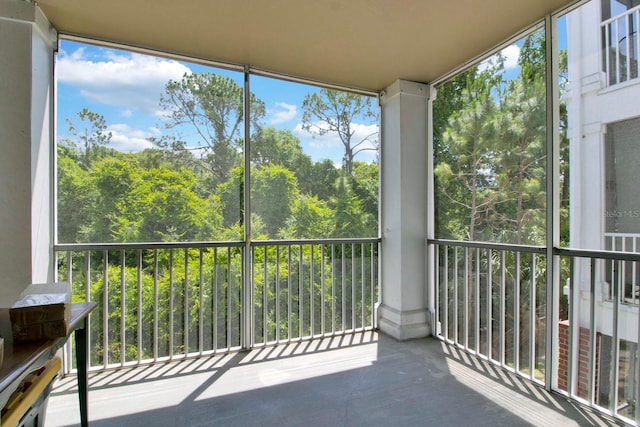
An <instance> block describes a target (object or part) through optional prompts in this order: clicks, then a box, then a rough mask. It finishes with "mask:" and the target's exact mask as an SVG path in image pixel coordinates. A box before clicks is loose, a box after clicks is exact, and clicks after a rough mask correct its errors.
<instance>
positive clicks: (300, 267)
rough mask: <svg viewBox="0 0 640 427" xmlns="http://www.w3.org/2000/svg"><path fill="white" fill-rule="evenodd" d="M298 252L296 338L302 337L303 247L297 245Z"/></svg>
mask: <svg viewBox="0 0 640 427" xmlns="http://www.w3.org/2000/svg"><path fill="white" fill-rule="evenodd" d="M298 249H299V252H298V338H300V339H302V337H303V336H304V259H303V247H302V244H300V245H299V248H298Z"/></svg>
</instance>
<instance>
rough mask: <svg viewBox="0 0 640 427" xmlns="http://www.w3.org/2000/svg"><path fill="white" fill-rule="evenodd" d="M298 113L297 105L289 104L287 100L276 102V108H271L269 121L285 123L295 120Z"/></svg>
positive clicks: (271, 122)
mask: <svg viewBox="0 0 640 427" xmlns="http://www.w3.org/2000/svg"><path fill="white" fill-rule="evenodd" d="M297 115H298V107H297V106H296V105H292V104H287V103H286V102H276V103H275V108H274V109H269V112H268V119H267V122H268V123H269V124H272V125H276V124H279V123H285V122H288V121H289V120H293V119H294V118H296V116H297Z"/></svg>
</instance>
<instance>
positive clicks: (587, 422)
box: [45, 332, 614, 427]
mask: <svg viewBox="0 0 640 427" xmlns="http://www.w3.org/2000/svg"><path fill="white" fill-rule="evenodd" d="M75 381H76V379H75V377H68V378H64V379H62V380H60V381H58V382H57V384H56V386H55V389H54V390H53V392H52V394H51V396H50V399H49V406H48V410H47V416H46V419H45V426H47V427H54V426H75V425H79V412H78V402H77V395H76V394H75V393H76V388H75ZM89 424H90V426H95V427H107V426H114V427H115V426H118V427H121V426H145V427H151V426H153V427H159V426H213V425H216V426H234V427H236V426H368V427H371V426H464V425H473V426H525V425H535V426H576V425H584V426H604V425H614V423H613V421H612V420H611V419H608V418H606V417H603V416H600V415H598V414H596V413H594V412H593V411H591V410H589V409H587V408H584V407H582V406H579V405H577V404H575V403H572V402H569V401H567V400H566V399H565V398H563V397H561V396H558V395H555V394H549V393H547V392H545V391H544V390H543V389H541V388H540V387H537V386H535V385H533V384H531V383H530V382H529V381H527V380H524V379H521V378H519V377H516V376H515V375H512V374H510V373H507V372H505V371H503V370H502V369H500V368H497V367H494V366H492V365H490V364H488V363H485V362H483V361H480V360H477V359H475V358H473V357H470V356H467V355H466V354H464V353H462V352H459V351H457V350H456V349H454V348H453V347H450V346H447V345H444V344H443V343H442V342H440V341H438V340H435V339H421V340H414V341H409V342H397V341H395V340H393V339H392V338H389V337H387V336H384V335H378V334H377V333H374V332H370V333H366V334H358V335H354V336H346V337H340V338H332V339H323V340H317V341H312V342H304V343H297V344H289V345H282V346H278V347H269V348H263V349H258V350H253V351H250V352H242V353H233V354H227V355H217V356H214V357H210V358H204V359H197V360H196V359H194V360H186V361H181V362H171V363H164V364H156V365H152V366H145V367H136V368H126V369H120V370H116V371H108V372H101V373H94V374H91V375H90V379H89Z"/></svg>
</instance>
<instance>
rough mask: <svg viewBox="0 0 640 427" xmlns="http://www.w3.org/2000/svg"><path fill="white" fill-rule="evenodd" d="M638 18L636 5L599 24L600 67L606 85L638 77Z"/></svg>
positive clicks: (639, 53) (639, 16)
mask: <svg viewBox="0 0 640 427" xmlns="http://www.w3.org/2000/svg"><path fill="white" fill-rule="evenodd" d="M639 19H640V6H637V7H634V8H633V9H629V10H628V11H626V12H624V13H621V14H620V15H617V16H614V17H613V18H610V19H607V20H606V21H603V22H602V23H601V24H600V32H601V43H602V67H603V71H604V72H605V73H606V76H607V85H608V86H613V85H616V84H619V83H623V82H626V81H629V80H632V79H637V78H638V58H640V43H638V23H639V22H640V21H639Z"/></svg>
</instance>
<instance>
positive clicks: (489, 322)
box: [487, 249, 493, 360]
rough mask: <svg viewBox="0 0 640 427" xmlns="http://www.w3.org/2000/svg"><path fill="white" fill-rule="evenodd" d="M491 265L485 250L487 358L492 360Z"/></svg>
mask: <svg viewBox="0 0 640 427" xmlns="http://www.w3.org/2000/svg"><path fill="white" fill-rule="evenodd" d="M492 304H493V265H492V262H491V249H487V358H489V360H491V359H493V307H492Z"/></svg>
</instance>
